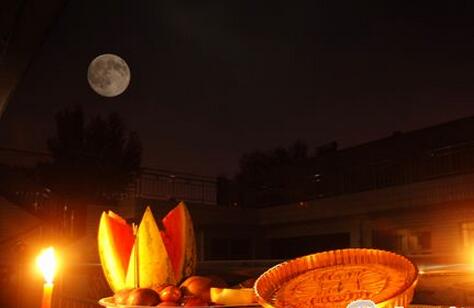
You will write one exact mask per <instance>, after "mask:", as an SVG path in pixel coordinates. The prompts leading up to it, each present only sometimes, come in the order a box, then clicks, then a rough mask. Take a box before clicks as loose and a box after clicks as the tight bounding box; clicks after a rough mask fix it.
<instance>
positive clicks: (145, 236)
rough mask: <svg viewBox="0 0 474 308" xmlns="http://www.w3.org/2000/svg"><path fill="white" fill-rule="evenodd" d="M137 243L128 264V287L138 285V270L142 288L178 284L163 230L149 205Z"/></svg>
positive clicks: (139, 230)
mask: <svg viewBox="0 0 474 308" xmlns="http://www.w3.org/2000/svg"><path fill="white" fill-rule="evenodd" d="M135 245H138V266H136V261H137V257H136V255H135V251H136V247H135ZM135 245H134V246H133V248H132V253H131V256H130V262H129V265H128V272H127V278H126V287H128V288H133V287H135V286H137V284H136V278H137V276H136V271H137V270H138V286H139V287H141V288H151V287H153V286H159V285H162V284H176V279H175V276H174V271H173V267H172V265H171V261H170V258H169V256H168V253H167V251H166V247H165V244H164V243H163V239H162V238H161V232H160V230H159V229H158V225H157V224H156V221H155V218H154V217H153V214H152V212H151V210H150V208H149V207H147V209H146V210H145V214H143V218H142V221H141V222H140V225H139V227H138V232H137V240H136V241H135Z"/></svg>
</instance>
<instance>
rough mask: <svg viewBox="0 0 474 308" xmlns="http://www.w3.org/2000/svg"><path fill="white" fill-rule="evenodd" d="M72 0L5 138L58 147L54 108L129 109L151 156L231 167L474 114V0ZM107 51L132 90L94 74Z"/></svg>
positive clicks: (205, 168) (23, 145)
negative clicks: (122, 66) (124, 68)
mask: <svg viewBox="0 0 474 308" xmlns="http://www.w3.org/2000/svg"><path fill="white" fill-rule="evenodd" d="M388 2H389V1H370V2H369V1H336V0H335V1H316V0H307V1H303V0H301V1H261V0H252V1H247V0H235V1H234V0H226V1H222V0H215V1H195V0H189V1H179V0H141V1H131V0H130V1H124V0H101V1H95V0H81V1H80V0H71V1H70V2H69V4H68V6H67V8H66V10H65V12H64V13H63V14H62V16H61V18H60V20H59V21H58V22H57V24H56V25H55V27H54V28H53V30H52V32H51V33H50V35H49V37H48V39H47V40H46V42H45V44H44V45H43V46H42V47H41V48H40V49H39V50H38V53H37V54H36V56H35V58H34V61H33V63H32V64H31V66H30V69H29V70H28V72H27V73H26V74H25V76H24V78H23V79H22V81H21V83H20V85H19V87H18V88H17V91H16V93H15V95H14V96H13V98H12V100H11V102H10V104H9V106H8V107H7V110H6V112H5V114H4V116H3V118H2V119H1V120H0V146H8V147H15V148H20V149H28V150H46V138H47V137H48V136H50V135H52V134H53V132H54V113H55V112H57V111H58V110H61V109H63V108H65V107H67V106H74V105H77V104H79V105H82V106H83V108H84V110H85V112H86V114H87V115H89V116H92V115H95V114H97V113H102V114H107V113H110V112H113V111H116V112H118V113H119V114H120V115H121V116H122V117H123V118H124V119H125V122H126V124H127V126H128V127H129V128H130V129H132V130H136V131H137V132H138V134H139V135H140V137H141V139H142V142H143V145H144V165H145V166H149V167H157V168H162V169H170V170H175V171H184V172H191V173H197V174H203V175H211V176H212V175H217V174H221V173H226V174H228V175H231V174H232V173H233V172H235V170H236V169H237V166H238V160H239V157H240V156H241V155H242V154H243V153H245V152H249V151H252V150H255V149H270V148H273V147H276V146H278V145H288V144H290V143H292V142H294V141H295V140H297V139H301V140H304V141H306V142H307V143H308V144H309V145H310V146H311V147H314V146H317V145H320V144H323V143H327V142H331V141H338V142H339V144H340V145H341V146H342V147H347V146H351V145H354V144H357V143H362V142H367V141H370V140H374V139H377V138H381V137H384V136H387V135H389V134H391V133H392V132H393V131H408V130H412V129H416V128H422V127H426V126H430V125H435V124H438V123H441V122H446V121H451V120H454V119H457V118H461V117H466V116H471V115H473V114H474V18H473V17H474V14H473V8H474V7H473V5H474V4H473V3H472V2H471V1H443V3H442V5H441V4H437V1H402V2H400V1H390V4H388ZM102 53H115V54H117V55H119V56H121V57H122V58H124V59H125V60H126V61H127V63H128V65H129V67H130V70H131V74H132V77H131V83H130V86H129V88H128V90H127V91H126V92H125V93H124V94H122V95H120V96H118V97H116V98H105V97H101V96H99V95H97V94H95V92H93V90H92V89H90V87H89V85H88V82H87V67H88V65H89V63H90V61H91V60H92V59H93V58H94V57H96V56H97V55H99V54H102Z"/></svg>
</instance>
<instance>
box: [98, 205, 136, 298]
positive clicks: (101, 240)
mask: <svg viewBox="0 0 474 308" xmlns="http://www.w3.org/2000/svg"><path fill="white" fill-rule="evenodd" d="M134 241H135V237H134V235H133V230H132V227H131V226H129V225H128V224H127V222H126V221H125V220H124V219H123V218H122V217H120V216H119V215H117V214H115V213H114V212H112V211H109V212H108V213H105V212H103V213H102V216H101V218H100V224H99V232H98V244H99V257H100V262H101V264H102V270H103V271H104V276H105V278H106V279H107V282H108V283H109V286H110V288H111V289H112V291H114V292H117V291H119V290H121V289H123V288H124V287H125V278H126V275H127V268H128V263H129V259H130V253H131V251H132V246H133V243H134Z"/></svg>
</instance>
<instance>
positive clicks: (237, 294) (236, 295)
mask: <svg viewBox="0 0 474 308" xmlns="http://www.w3.org/2000/svg"><path fill="white" fill-rule="evenodd" d="M210 294H211V302H213V303H216V304H222V305H250V304H253V303H256V302H257V299H256V297H255V293H254V291H253V289H251V288H243V289H228V288H211V290H210Z"/></svg>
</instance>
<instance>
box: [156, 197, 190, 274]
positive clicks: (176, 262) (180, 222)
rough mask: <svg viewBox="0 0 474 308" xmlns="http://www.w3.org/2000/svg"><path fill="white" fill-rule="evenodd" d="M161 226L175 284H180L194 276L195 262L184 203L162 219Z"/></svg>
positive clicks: (186, 209)
mask: <svg viewBox="0 0 474 308" xmlns="http://www.w3.org/2000/svg"><path fill="white" fill-rule="evenodd" d="M163 226H164V230H163V231H162V237H163V241H164V243H165V246H166V250H167V252H168V255H169V257H170V259H171V264H172V266H173V269H174V274H175V279H176V282H180V281H181V280H183V279H184V278H186V277H189V276H191V275H193V274H194V272H195V270H196V260H197V257H196V240H195V237H194V227H193V222H192V220H191V215H190V214H189V211H188V208H187V207H186V205H185V204H184V202H180V203H179V204H178V205H177V206H176V207H175V208H174V209H172V210H171V211H170V212H169V213H168V214H167V215H166V216H165V218H163Z"/></svg>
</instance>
